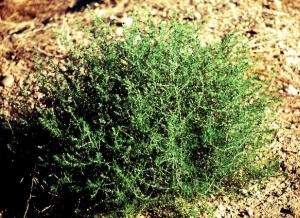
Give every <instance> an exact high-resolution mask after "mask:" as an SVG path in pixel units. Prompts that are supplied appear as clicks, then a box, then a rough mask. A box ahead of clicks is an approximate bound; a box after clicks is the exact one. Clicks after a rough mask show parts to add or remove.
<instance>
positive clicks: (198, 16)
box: [194, 12, 202, 20]
mask: <svg viewBox="0 0 300 218" xmlns="http://www.w3.org/2000/svg"><path fill="white" fill-rule="evenodd" d="M194 17H195V18H196V19H197V20H200V19H201V17H202V16H201V14H200V13H199V12H195V13H194Z"/></svg>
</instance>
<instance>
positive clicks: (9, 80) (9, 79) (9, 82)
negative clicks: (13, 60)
mask: <svg viewBox="0 0 300 218" xmlns="http://www.w3.org/2000/svg"><path fill="white" fill-rule="evenodd" d="M14 82H15V79H14V77H13V76H12V75H7V76H4V78H3V79H2V80H1V85H3V86H4V87H12V86H13V84H14Z"/></svg>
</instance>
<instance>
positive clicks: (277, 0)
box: [274, 0, 282, 10]
mask: <svg viewBox="0 0 300 218" xmlns="http://www.w3.org/2000/svg"><path fill="white" fill-rule="evenodd" d="M274 5H275V8H276V9H277V10H281V9H282V2H281V0H274Z"/></svg>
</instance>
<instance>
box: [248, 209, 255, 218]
mask: <svg viewBox="0 0 300 218" xmlns="http://www.w3.org/2000/svg"><path fill="white" fill-rule="evenodd" d="M247 213H248V216H249V217H253V216H254V212H253V210H252V209H251V208H249V209H248V210H247Z"/></svg>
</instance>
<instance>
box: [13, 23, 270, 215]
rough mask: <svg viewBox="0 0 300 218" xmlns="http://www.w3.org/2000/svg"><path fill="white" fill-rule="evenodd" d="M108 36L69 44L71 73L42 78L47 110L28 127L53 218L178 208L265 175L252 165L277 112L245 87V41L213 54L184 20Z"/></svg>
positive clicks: (100, 29) (95, 32) (102, 28)
mask: <svg viewBox="0 0 300 218" xmlns="http://www.w3.org/2000/svg"><path fill="white" fill-rule="evenodd" d="M110 33H111V28H110V27H109V26H107V25H105V24H103V23H102V22H101V21H100V20H97V21H96V24H95V26H94V27H93V28H92V29H89V30H87V32H86V37H87V38H89V39H91V43H90V44H89V45H88V46H84V45H77V44H72V43H70V42H67V44H68V46H69V49H70V55H69V57H68V59H67V60H66V64H65V66H64V67H61V66H59V65H55V64H49V65H48V66H47V70H46V71H44V72H43V75H44V76H43V79H42V81H43V84H42V87H43V89H41V90H40V91H41V92H42V93H44V94H45V95H46V97H45V99H44V102H43V104H44V106H43V107H39V108H37V112H36V114H35V116H34V117H32V118H30V119H29V118H26V119H25V120H24V121H25V123H26V125H28V126H35V129H37V130H38V134H40V136H41V135H42V137H39V136H38V134H37V133H36V132H34V133H31V137H32V141H31V143H32V149H33V151H34V153H33V154H32V157H33V160H34V161H35V162H34V166H35V172H38V173H36V177H38V178H40V180H41V181H44V183H45V184H46V185H44V186H45V187H44V188H45V189H47V192H49V193H50V195H51V199H52V204H53V205H54V207H51V208H52V212H51V213H52V215H53V214H55V213H56V214H59V213H61V212H59V211H63V210H66V209H67V208H68V207H69V208H70V209H71V210H73V211H74V212H75V213H74V214H75V215H76V214H77V215H92V214H95V213H103V214H118V215H124V214H137V213H139V212H141V211H146V210H149V209H151V208H152V207H154V206H157V205H169V206H170V207H169V208H171V207H172V205H173V203H172V201H173V199H174V198H176V197H180V198H190V197H194V196H196V195H197V194H199V193H200V194H201V193H206V192H209V191H212V190H216V189H218V188H220V187H224V186H230V185H232V184H234V185H237V184H240V183H241V182H243V181H244V180H245V179H250V178H256V177H257V176H258V175H259V173H260V172H262V171H261V169H260V168H258V169H257V165H254V162H253V159H252V158H253V154H255V149H256V148H258V147H259V146H261V145H263V144H264V143H265V141H264V140H265V133H266V129H265V126H264V120H265V119H264V117H265V107H266V106H267V105H268V104H269V102H268V98H267V97H265V96H264V95H263V93H262V91H261V88H260V86H259V85H258V83H257V82H255V81H254V78H252V77H251V76H250V77H249V78H248V79H247V80H246V79H245V75H246V72H248V69H249V60H248V58H247V49H246V48H245V46H244V45H243V44H242V43H240V42H239V41H238V40H237V38H236V37H234V36H227V37H225V38H224V39H223V40H222V41H221V42H217V43H215V44H213V45H206V46H205V45H202V44H201V35H199V34H198V31H197V29H196V28H195V27H194V26H193V25H192V24H188V23H181V22H177V21H172V22H161V23H160V25H159V26H158V27H154V26H152V25H151V24H143V25H140V26H139V27H137V26H134V27H132V28H129V29H125V31H124V33H125V36H124V37H121V38H117V39H112V38H111V34H110ZM52 74H54V75H55V77H54V78H53V77H50V78H49V77H48V75H52ZM249 75H250V74H249ZM16 144H19V145H18V146H21V144H22V142H20V141H19V142H18V143H15V145H16ZM254 169H256V170H255V171H253V170H254ZM32 201H34V199H33V200H32ZM51 213H50V214H51ZM53 216H54V215H53Z"/></svg>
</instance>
